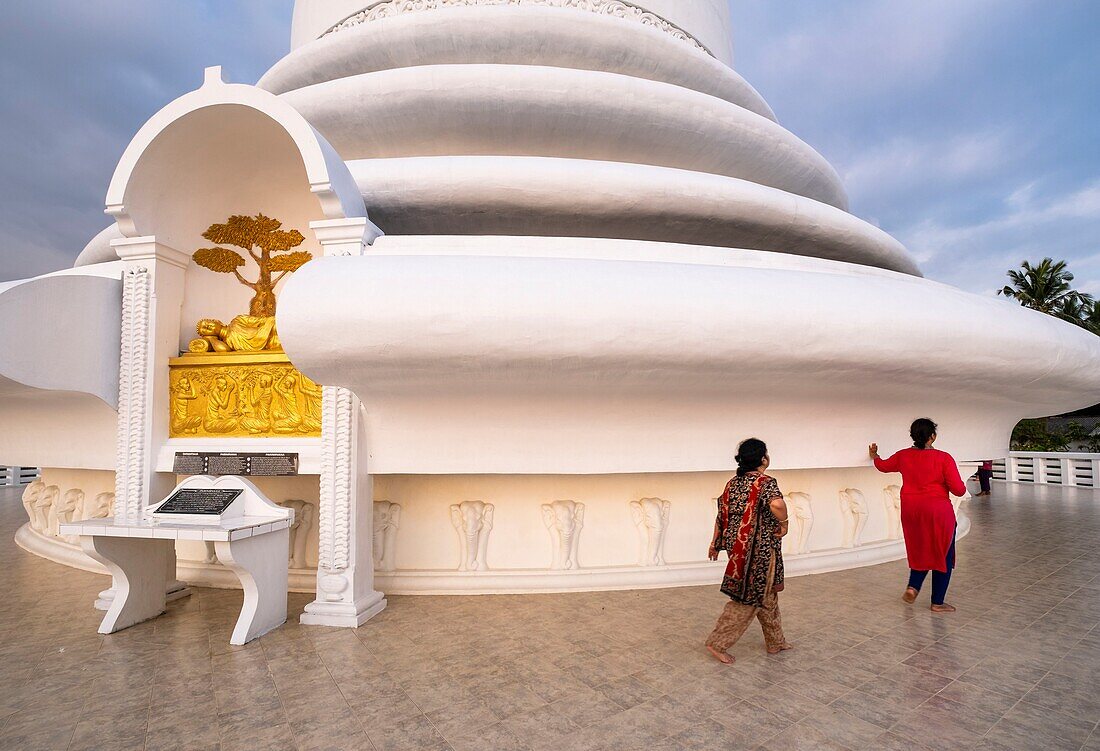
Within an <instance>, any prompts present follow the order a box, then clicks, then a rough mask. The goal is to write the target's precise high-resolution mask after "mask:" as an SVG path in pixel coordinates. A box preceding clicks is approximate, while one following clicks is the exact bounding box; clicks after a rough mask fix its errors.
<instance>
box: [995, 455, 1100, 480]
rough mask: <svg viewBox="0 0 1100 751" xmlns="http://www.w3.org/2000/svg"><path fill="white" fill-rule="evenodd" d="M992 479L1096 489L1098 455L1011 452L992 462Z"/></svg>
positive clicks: (1099, 459)
mask: <svg viewBox="0 0 1100 751" xmlns="http://www.w3.org/2000/svg"><path fill="white" fill-rule="evenodd" d="M993 478H994V479H995V480H1008V481H1009V482H1031V483H1036V484H1040V485H1069V486H1072V487H1078V488H1100V454H1084V453H1070V452H1046V451H1012V452H1010V453H1009V455H1008V459H998V460H997V461H995V462H993Z"/></svg>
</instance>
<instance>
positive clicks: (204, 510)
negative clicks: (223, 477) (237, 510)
mask: <svg viewBox="0 0 1100 751" xmlns="http://www.w3.org/2000/svg"><path fill="white" fill-rule="evenodd" d="M243 492H244V491H243V490H241V489H240V488H184V489H183V490H177V491H176V492H175V493H173V494H172V495H170V496H168V500H167V501H165V502H164V503H162V504H161V506H160V508H158V509H157V510H156V512H155V513H157V514H195V515H202V516H217V515H218V514H221V513H224V512H225V510H226V509H227V508H229V504H231V503H233V501H235V500H237V498H239V497H240V495H241V493H243Z"/></svg>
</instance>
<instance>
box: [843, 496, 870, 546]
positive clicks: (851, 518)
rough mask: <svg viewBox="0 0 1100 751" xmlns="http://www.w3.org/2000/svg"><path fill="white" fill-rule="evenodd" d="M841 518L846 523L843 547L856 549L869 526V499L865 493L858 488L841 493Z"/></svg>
mask: <svg viewBox="0 0 1100 751" xmlns="http://www.w3.org/2000/svg"><path fill="white" fill-rule="evenodd" d="M840 516H841V519H842V520H843V521H844V541H843V542H842V543H841V545H842V546H843V547H846V548H854V547H856V546H857V545H859V542H860V538H861V537H862V536H863V528H864V527H866V526H867V516H868V510H867V499H866V498H865V497H864V496H863V491H861V490H858V489H857V488H845V489H844V490H841V491H840Z"/></svg>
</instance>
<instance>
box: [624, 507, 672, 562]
mask: <svg viewBox="0 0 1100 751" xmlns="http://www.w3.org/2000/svg"><path fill="white" fill-rule="evenodd" d="M671 510H672V504H671V503H670V502H668V501H665V500H662V499H660V498H643V499H641V500H640V501H631V502H630V516H631V518H633V520H634V526H635V527H637V529H638V550H639V553H638V564H639V565H641V566H663V565H665V532H666V531H667V530H668V516H669V512H670V511H671Z"/></svg>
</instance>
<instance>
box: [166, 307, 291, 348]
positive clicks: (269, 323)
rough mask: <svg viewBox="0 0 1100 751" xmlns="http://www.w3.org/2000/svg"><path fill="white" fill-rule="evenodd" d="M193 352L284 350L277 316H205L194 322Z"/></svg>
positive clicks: (191, 344)
mask: <svg viewBox="0 0 1100 751" xmlns="http://www.w3.org/2000/svg"><path fill="white" fill-rule="evenodd" d="M195 333H197V334H198V335H199V336H198V338H197V339H192V340H191V343H190V344H189V345H188V347H187V349H188V351H190V352H195V353H200V352H282V350H283V347H282V345H281V344H280V343H279V333H278V332H277V331H276V330H275V317H274V316H253V315H242V316H237V317H236V318H234V319H233V320H232V321H230V322H229V323H228V324H225V323H222V322H221V321H219V320H218V319H217V318H203V319H202V320H201V321H199V323H198V325H197V326H195Z"/></svg>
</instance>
